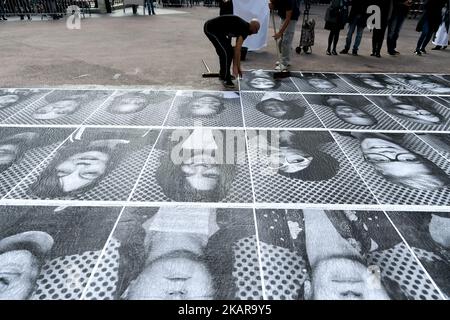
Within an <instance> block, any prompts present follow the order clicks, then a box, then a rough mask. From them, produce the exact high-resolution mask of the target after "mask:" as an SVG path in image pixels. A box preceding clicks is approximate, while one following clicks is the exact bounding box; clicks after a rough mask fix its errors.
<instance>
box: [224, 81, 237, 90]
mask: <svg viewBox="0 0 450 320" xmlns="http://www.w3.org/2000/svg"><path fill="white" fill-rule="evenodd" d="M223 85H224V87H225V88H227V89H234V88H235V87H236V86H235V85H234V83H233V81H231V80H227V81H224V82H223Z"/></svg>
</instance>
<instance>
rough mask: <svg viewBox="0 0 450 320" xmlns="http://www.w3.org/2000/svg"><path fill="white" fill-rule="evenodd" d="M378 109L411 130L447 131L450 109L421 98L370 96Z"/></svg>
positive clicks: (449, 122)
mask: <svg viewBox="0 0 450 320" xmlns="http://www.w3.org/2000/svg"><path fill="white" fill-rule="evenodd" d="M368 98H369V99H370V100H372V101H373V102H374V103H375V104H376V105H377V106H378V107H380V108H381V109H383V111H385V112H386V113H388V114H389V115H390V116H392V117H393V118H394V119H395V120H397V121H398V122H400V123H401V124H402V125H404V126H405V127H406V128H408V129H410V130H429V131H447V130H448V128H449V127H450V109H447V108H446V107H444V106H442V105H441V104H439V103H436V102H435V101H433V100H431V99H429V98H427V97H419V96H392V95H390V96H369V97H368Z"/></svg>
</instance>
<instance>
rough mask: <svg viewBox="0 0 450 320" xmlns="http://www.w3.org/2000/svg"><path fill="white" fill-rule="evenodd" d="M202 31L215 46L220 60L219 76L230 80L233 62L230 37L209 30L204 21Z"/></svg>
mask: <svg viewBox="0 0 450 320" xmlns="http://www.w3.org/2000/svg"><path fill="white" fill-rule="evenodd" d="M204 31H205V34H206V36H207V37H208V39H209V41H211V42H212V44H213V45H214V48H216V52H217V55H218V56H219V62H220V71H219V74H220V77H221V78H222V79H223V80H225V81H231V72H230V68H231V63H232V62H233V55H234V51H233V46H232V45H231V38H228V37H226V36H225V35H223V34H222V33H219V32H214V31H210V30H209V29H208V23H205V27H204Z"/></svg>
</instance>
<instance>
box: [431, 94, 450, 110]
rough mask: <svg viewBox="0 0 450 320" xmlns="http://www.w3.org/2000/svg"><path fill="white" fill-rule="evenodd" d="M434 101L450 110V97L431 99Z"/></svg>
mask: <svg viewBox="0 0 450 320" xmlns="http://www.w3.org/2000/svg"><path fill="white" fill-rule="evenodd" d="M430 98H431V99H432V100H433V101H436V102H438V103H440V104H442V105H443V106H444V107H446V108H450V97H430Z"/></svg>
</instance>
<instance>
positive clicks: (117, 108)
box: [111, 97, 147, 114]
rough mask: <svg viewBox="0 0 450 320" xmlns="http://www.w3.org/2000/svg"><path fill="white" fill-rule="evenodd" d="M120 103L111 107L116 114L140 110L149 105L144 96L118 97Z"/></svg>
mask: <svg viewBox="0 0 450 320" xmlns="http://www.w3.org/2000/svg"><path fill="white" fill-rule="evenodd" d="M117 99H118V101H119V102H118V103H117V104H116V105H114V106H113V107H111V111H112V112H113V113H116V114H129V113H135V112H139V111H141V110H142V109H144V108H145V106H146V105H147V100H146V99H145V98H144V97H125V98H122V99H121V97H118V98H117Z"/></svg>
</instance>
